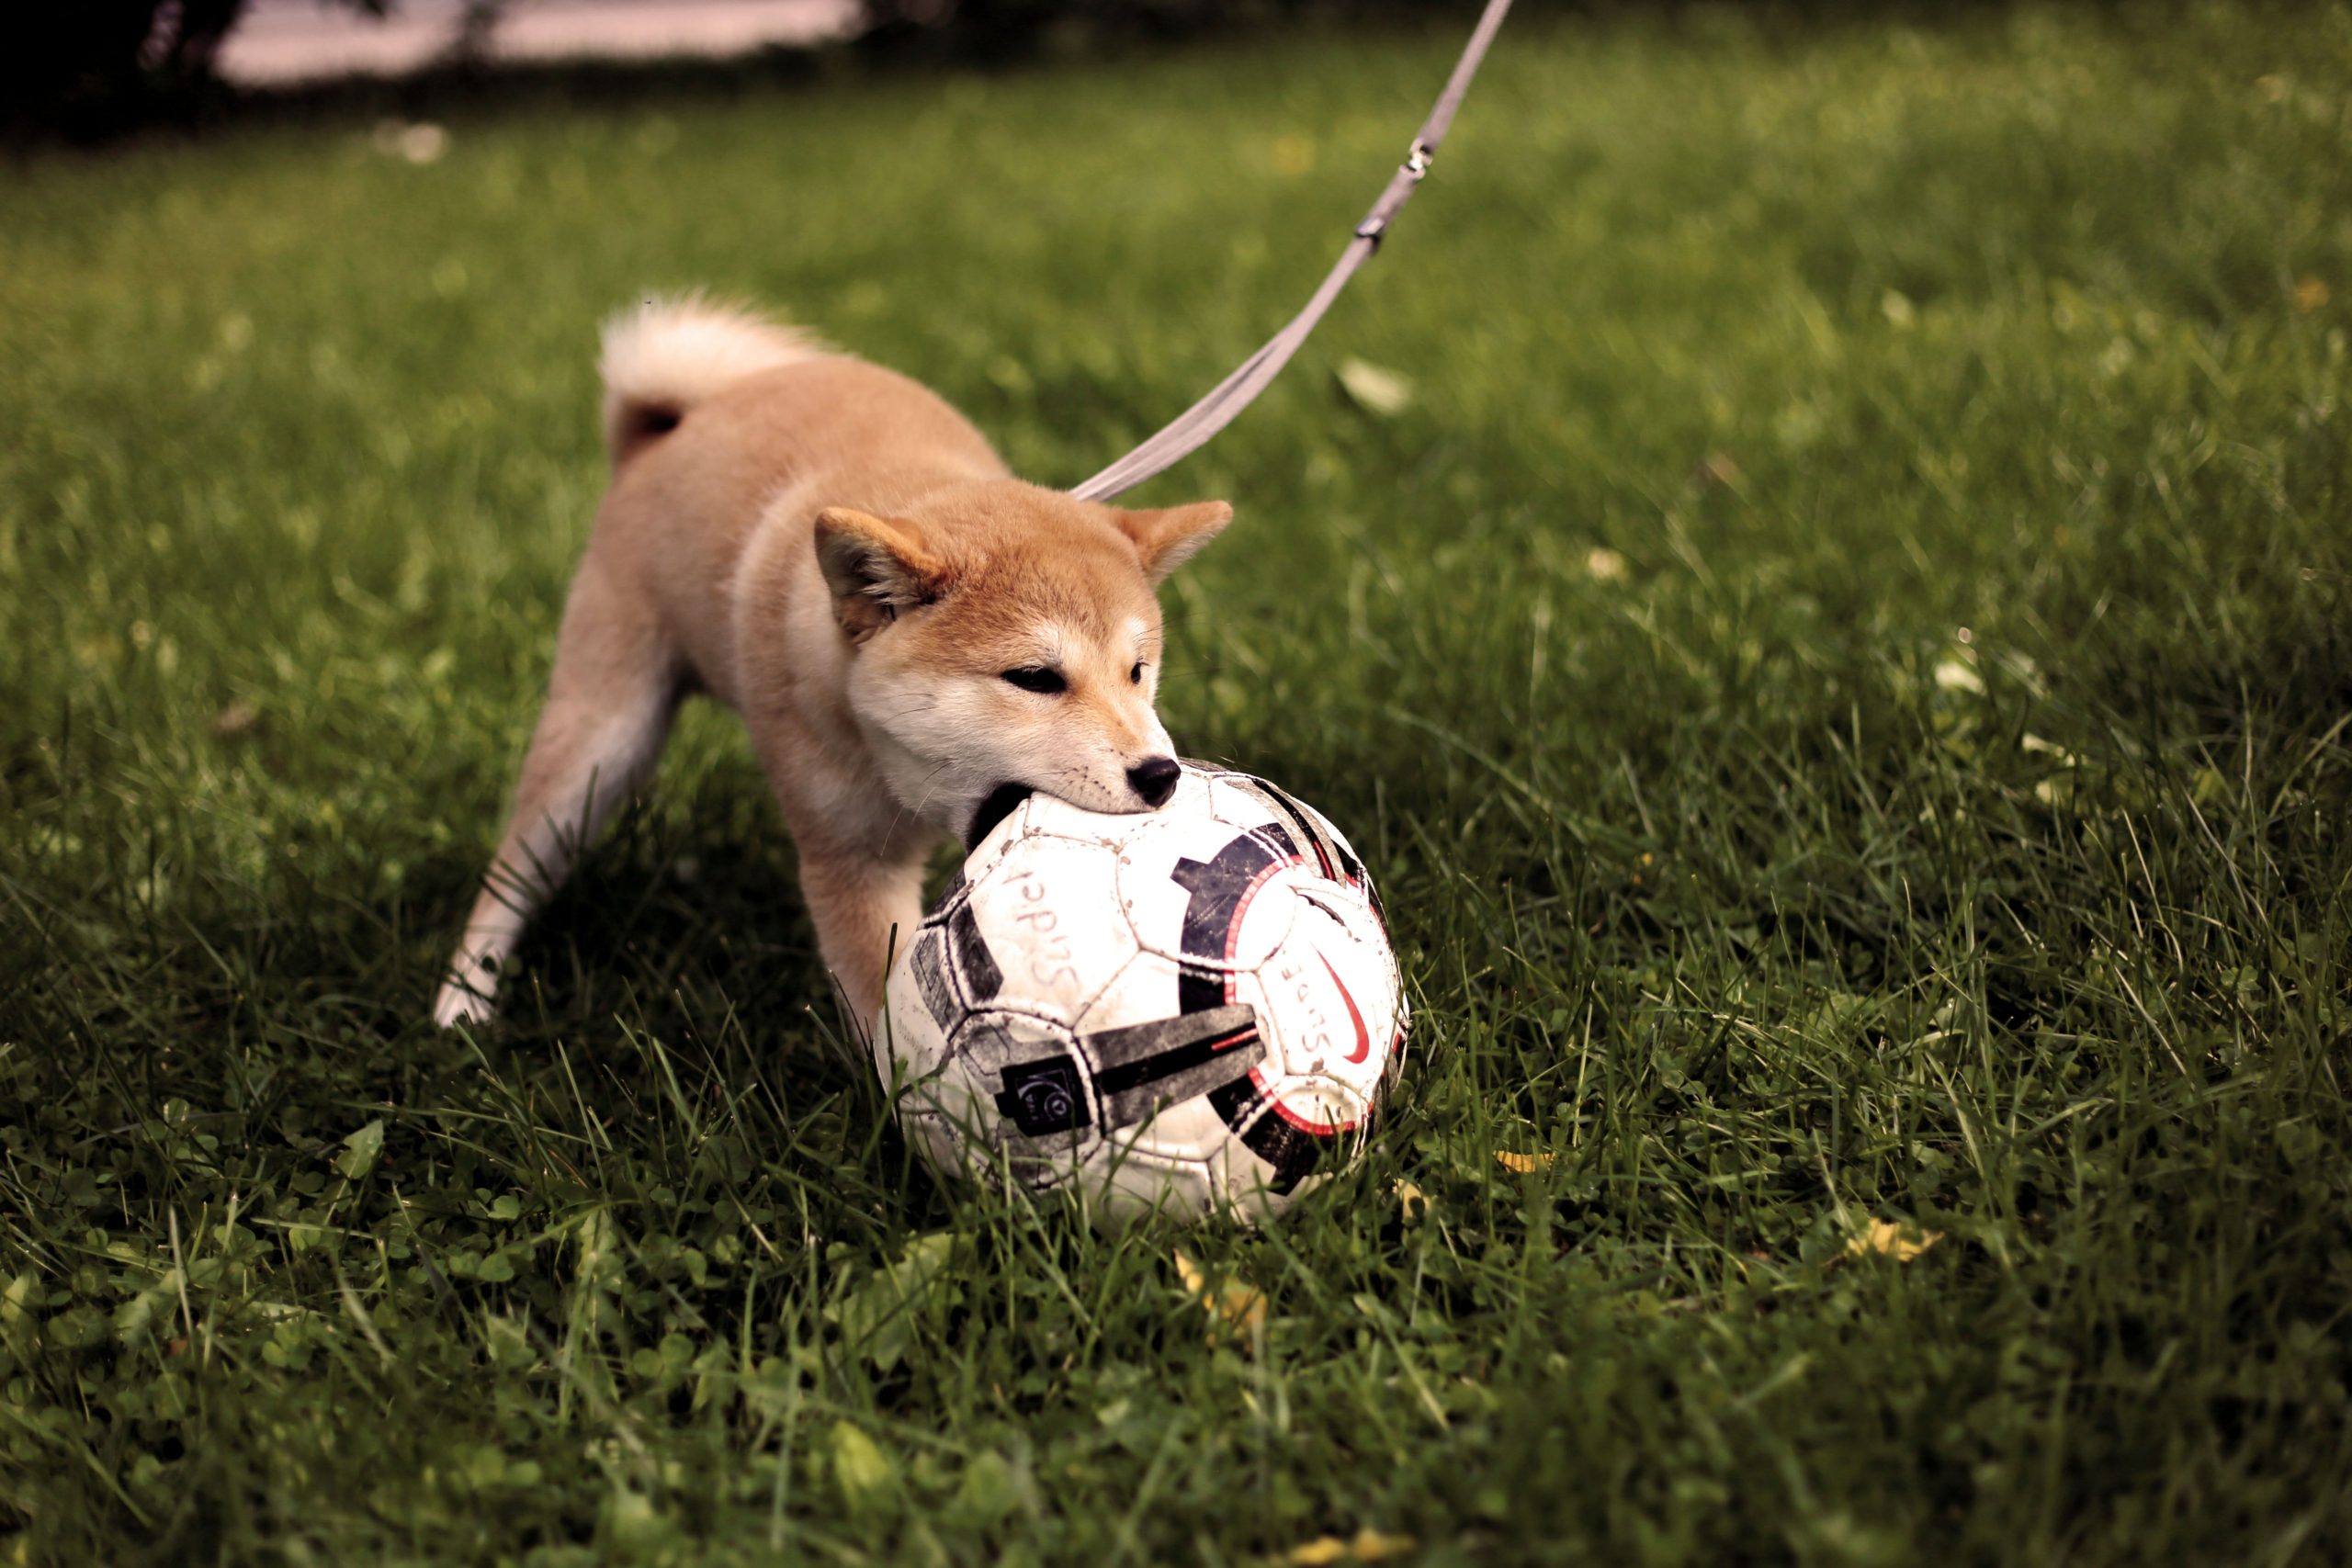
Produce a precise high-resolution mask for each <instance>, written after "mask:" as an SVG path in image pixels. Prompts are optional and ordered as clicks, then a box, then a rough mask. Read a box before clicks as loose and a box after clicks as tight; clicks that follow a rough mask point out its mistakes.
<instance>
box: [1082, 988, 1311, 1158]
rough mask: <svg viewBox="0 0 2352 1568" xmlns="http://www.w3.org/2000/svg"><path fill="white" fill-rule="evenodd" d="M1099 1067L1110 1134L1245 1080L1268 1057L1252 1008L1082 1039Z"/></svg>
mask: <svg viewBox="0 0 2352 1568" xmlns="http://www.w3.org/2000/svg"><path fill="white" fill-rule="evenodd" d="M1079 1044H1080V1046H1081V1047H1082V1048H1083V1049H1084V1050H1085V1052H1086V1054H1087V1055H1088V1057H1089V1058H1090V1059H1091V1061H1092V1062H1093V1064H1094V1091H1095V1093H1097V1094H1098V1095H1100V1096H1102V1099H1103V1127H1104V1128H1105V1129H1109V1128H1113V1127H1127V1126H1132V1125H1134V1124H1135V1123H1136V1122H1146V1121H1149V1120H1150V1119H1151V1117H1152V1116H1153V1115H1154V1114H1156V1113H1157V1112H1158V1111H1159V1110H1160V1108H1161V1107H1163V1106H1169V1105H1176V1104H1181V1103H1182V1101H1184V1100H1192V1099H1194V1098H1196V1097H1198V1096H1200V1095H1204V1094H1207V1093H1209V1092H1211V1091H1212V1090H1215V1089H1222V1088H1224V1087H1225V1086H1226V1085H1227V1084H1229V1083H1232V1082H1233V1081H1234V1080H1236V1079H1237V1078H1238V1079H1241V1080H1244V1081H1247V1079H1248V1078H1249V1077H1250V1069H1251V1068H1252V1067H1255V1066H1257V1065H1258V1064H1259V1063H1261V1062H1262V1061H1264V1060H1265V1059H1266V1043H1265V1041H1264V1040H1263V1039H1261V1038H1260V1036H1259V1033H1258V1014H1257V1010H1255V1009H1254V1008H1250V1007H1247V1006H1236V1007H1218V1008H1213V1009H1210V1010H1206V1011H1203V1012H1189V1013H1181V1014H1179V1015H1178V1016H1176V1017H1174V1018H1162V1019H1155V1020H1153V1021H1151V1022H1149V1023H1137V1024H1131V1025H1129V1026H1127V1027H1126V1028H1124V1029H1105V1030H1103V1031H1101V1032H1097V1033H1093V1034H1087V1035H1082V1036H1080V1040H1079Z"/></svg>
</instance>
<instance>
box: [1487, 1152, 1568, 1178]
mask: <svg viewBox="0 0 2352 1568" xmlns="http://www.w3.org/2000/svg"><path fill="white" fill-rule="evenodd" d="M1559 1157H1560V1156H1557V1155H1555V1154H1549V1153H1546V1154H1534V1155H1523V1154H1521V1153H1519V1152H1518V1151H1517V1150H1515V1149H1497V1150H1496V1151H1495V1163H1496V1164H1497V1165H1498V1166H1501V1167H1502V1168H1504V1169H1505V1170H1510V1171H1516V1172H1518V1173H1519V1174H1520V1175H1521V1176H1525V1175H1526V1174H1527V1173H1528V1172H1529V1171H1531V1170H1542V1169H1544V1168H1546V1167H1548V1166H1549V1165H1550V1164H1551V1163H1552V1162H1553V1161H1554V1160H1555V1159H1557V1158H1559Z"/></svg>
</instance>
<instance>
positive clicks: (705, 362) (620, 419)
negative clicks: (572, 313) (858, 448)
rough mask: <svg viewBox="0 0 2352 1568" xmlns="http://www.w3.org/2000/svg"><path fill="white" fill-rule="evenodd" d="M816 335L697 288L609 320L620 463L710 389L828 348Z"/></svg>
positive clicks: (609, 382)
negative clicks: (701, 293)
mask: <svg viewBox="0 0 2352 1568" xmlns="http://www.w3.org/2000/svg"><path fill="white" fill-rule="evenodd" d="M825 352H826V350H825V348H824V345H822V344H820V343H818V342H817V341H816V340H815V339H814V338H811V337H809V336H807V335H806V334H804V333H799V332H797V331H795V330H794V329H793V328H791V327H787V326H782V325H779V324H778V323H776V322H775V321H769V320H767V319H766V318H765V317H763V316H760V315H757V314H755V313H753V312H752V311H750V310H742V309H740V308H737V307H734V306H728V305H717V304H712V303H710V302H708V301H707V300H705V299H701V298H700V297H699V296H694V297H689V298H686V299H649V300H647V301H646V302H645V303H644V304H642V305H640V306H639V307H638V308H637V309H636V310H625V311H623V312H622V313H621V314H619V315H617V316H616V317H614V318H613V319H612V320H611V321H608V322H606V323H605V345H604V355H603V356H602V358H601V359H600V361H599V362H598V365H597V371H598V373H599V374H600V375H602V376H603V378H604V381H605V450H607V451H608V452H610V453H611V454H612V458H613V461H614V463H615V464H618V463H619V462H621V460H622V459H624V458H626V457H628V455H629V454H630V453H631V452H634V451H636V450H637V449H638V448H639V446H643V445H644V444H645V443H646V442H648V441H650V440H651V439H652V438H653V437H655V436H657V435H662V434H666V433H668V432H669V431H672V430H674V429H676V428H677V426H678V422H679V421H680V420H682V419H684V418H685V416H686V411H687V410H689V409H691V408H693V407H694V406H695V404H696V403H698V402H700V401H702V400H704V399H705V398H707V397H709V396H710V395H711V394H712V393H714V392H717V391H719V390H721V389H724V388H726V387H729V386H730V385H732V384H733V383H735V382H737V381H740V380H741V379H742V378H744V377H746V376H751V375H755V374H757V373H758V372H760V371H762V370H772V369H774V368H775V367H777V366H779V365H790V364H792V363H794V362H795V361H797V360H802V359H813V358H816V357H817V356H818V355H821V354H823V353H825Z"/></svg>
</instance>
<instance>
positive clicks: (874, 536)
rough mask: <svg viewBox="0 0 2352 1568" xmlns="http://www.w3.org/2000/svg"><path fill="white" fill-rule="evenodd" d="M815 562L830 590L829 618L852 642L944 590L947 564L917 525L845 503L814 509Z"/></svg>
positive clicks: (875, 630)
mask: <svg viewBox="0 0 2352 1568" xmlns="http://www.w3.org/2000/svg"><path fill="white" fill-rule="evenodd" d="M817 564H818V566H819V567H820V569H821V570H823V571H824V574H825V582H826V584H827V586H829V587H830V588H831V589H832V591H833V618H834V619H835V620H838V621H839V622H841V624H842V631H844V632H846V633H848V634H849V637H850V640H851V641H853V642H864V641H865V639H866V638H867V637H872V636H873V635H874V634H875V633H876V632H878V631H880V630H881V629H882V628H883V627H884V626H888V625H889V624H890V623H891V622H892V621H894V620H897V619H898V618H899V614H900V613H901V612H903V611H907V610H911V609H913V608H914V607H915V606H917V605H918V604H930V603H931V602H932V601H933V600H934V599H937V598H938V597H939V596H940V595H941V594H942V593H944V592H946V590H947V565H946V563H945V562H944V561H943V560H941V559H940V558H939V556H938V555H937V553H936V552H934V551H933V549H932V548H931V547H930V543H929V541H928V540H926V539H925V538H924V537H923V531H922V527H921V525H917V524H913V523H909V522H906V521H904V520H902V519H894V518H888V517H876V516H874V515H873V514H871V513H865V512H859V511H857V510H855V509H854V508H852V507H847V506H828V507H827V508H825V510H823V511H822V512H820V513H817Z"/></svg>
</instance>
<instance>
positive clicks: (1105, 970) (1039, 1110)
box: [874, 763, 1407, 1220]
mask: <svg viewBox="0 0 2352 1568" xmlns="http://www.w3.org/2000/svg"><path fill="white" fill-rule="evenodd" d="M1406 1022H1407V1019H1406V1006H1405V1000H1404V994H1403V989H1402V987H1401V985H1400V984H1399V980H1398V976H1397V961H1396V957H1395V955H1394V953H1393V952H1392V951H1391V949H1390V947H1389V943H1388V935H1387V931H1386V926H1385V920H1384V918H1383V916H1382V913H1381V908H1380V901H1379V897H1378V896H1377V895H1376V894H1375V893H1374V891H1373V887H1372V880H1371V878H1370V877H1368V876H1366V875H1365V874H1364V869H1363V862H1362V861H1361V860H1359V859H1358V858H1357V856H1356V853H1355V851H1354V850H1353V849H1351V848H1350V847H1349V844H1348V841H1347V840H1346V839H1345V838H1343V837H1341V836H1340V831H1339V829H1336V828H1334V827H1332V826H1331V824H1330V823H1329V822H1327V821H1326V820H1324V818H1322V817H1321V816H1319V815H1318V814H1317V813H1316V812H1315V811H1313V810H1311V809H1310V808H1308V807H1306V806H1303V805H1301V804H1300V803H1299V802H1298V801H1296V800H1294V799H1293V798H1292V797H1291V796H1289V795H1285V794H1284V793H1283V791H1281V790H1279V789H1277V788H1275V787H1274V786H1273V785H1272V784H1268V783H1266V782H1265V781H1264V780H1262V779H1256V778H1252V777H1250V775H1248V774H1246V773H1226V772H1221V771H1218V770H1216V769H1213V768H1207V767H1204V766H1201V765H1199V764H1197V763H1193V764H1187V765H1186V767H1185V769H1184V774H1183V777H1182V781H1181V782H1180V783H1179V784H1178V786H1177V790H1176V794H1175V795H1174V796H1173V797H1172V798H1171V799H1170V801H1169V802H1168V804H1167V805H1166V806H1165V807H1162V808H1161V809H1160V810H1159V811H1157V812H1153V813H1149V814H1146V815H1136V816H1106V815H1103V814H1099V813H1096V812H1091V811H1085V810H1081V809H1080V808H1079V807H1074V806H1070V805H1069V804H1067V803H1066V802H1063V801H1060V800H1056V799H1052V798H1049V797H1047V796H1045V795H1031V796H1029V797H1027V798H1026V799H1024V800H1023V801H1021V802H1020V804H1018V805H1017V806H1015V807H1013V808H1012V810H1011V811H1010V812H1009V813H1008V814H1007V815H1006V816H1005V817H1004V818H1003V820H1001V821H1000V822H998V823H997V824H996V825H995V826H994V827H992V828H989V829H988V830H987V832H986V833H985V835H984V836H983V837H981V838H980V839H979V840H978V843H977V844H976V845H975V846H974V848H973V850H972V852H971V854H970V855H969V856H968V857H967V859H966V861H965V863H964V865H963V868H962V870H961V871H960V872H959V873H958V874H956V878H955V880H954V881H953V882H952V883H951V884H950V885H949V886H948V888H947V891H946V892H945V894H944V895H943V896H942V897H941V898H940V900H939V903H938V904H937V906H936V907H935V908H933V910H932V911H931V913H930V914H929V915H928V916H927V917H926V918H925V919H924V920H923V922H922V929H921V930H920V931H918V932H917V933H916V934H915V938H914V941H913V942H912V943H911V945H910V946H909V948H908V949H907V951H906V953H905V954H904V956H903V957H902V958H901V959H900V960H899V963H898V964H896V965H894V966H893V969H892V971H891V976H890V984H889V997H888V1008H887V1009H886V1010H885V1018H884V1024H883V1028H882V1029H881V1030H880V1031H879V1032H877V1034H876V1039H875V1041H874V1052H875V1061H876V1067H877V1069H878V1070H879V1071H880V1073H881V1076H882V1078H883V1082H884V1084H885V1086H886V1087H888V1088H892V1089H896V1090H897V1091H898V1092H899V1114H900V1117H901V1119H902V1121H903V1122H904V1123H905V1125H906V1126H907V1128H908V1130H909V1132H910V1134H913V1135H914V1136H915V1137H916V1138H917V1140H918V1141H919V1142H920V1143H921V1144H922V1145H923V1146H924V1148H925V1149H926V1150H927V1152H928V1153H929V1154H930V1156H931V1157H932V1159H933V1162H934V1163H935V1164H936V1165H938V1166H939V1167H940V1168H942V1169H944V1170H947V1171H950V1172H956V1171H961V1172H965V1173H967V1174H969V1175H970V1176H972V1177H973V1178H974V1179H979V1180H989V1179H997V1178H998V1177H999V1175H1000V1173H1009V1174H1010V1176H1011V1177H1012V1179H1014V1180H1016V1181H1019V1182H1021V1183H1023V1184H1024V1185H1027V1186H1029V1187H1031V1188H1034V1189H1036V1190H1056V1189H1068V1190H1072V1191H1074V1192H1076V1193H1077V1194H1078V1195H1079V1196H1080V1198H1081V1199H1083V1200H1084V1201H1086V1202H1087V1203H1088V1205H1089V1206H1090V1209H1091V1212H1092V1213H1094V1214H1095V1215H1096V1216H1097V1217H1098V1218H1100V1219H1106V1220H1123V1219H1127V1218H1132V1217H1134V1216H1136V1214H1138V1213H1145V1212H1148V1211H1153V1210H1159V1211H1162V1212H1166V1213H1172V1214H1178V1215H1182V1216H1188V1217H1198V1216H1201V1215H1204V1214H1207V1213H1214V1212H1216V1211H1217V1210H1219V1209H1230V1210H1232V1211H1234V1212H1237V1213H1241V1214H1243V1215H1245V1216H1255V1215H1258V1214H1264V1213H1274V1212H1276V1211H1279V1210H1280V1209H1282V1208H1283V1206H1284V1205H1286V1204H1287V1203H1288V1202H1289V1201H1291V1199H1292V1198H1294V1197H1295V1196H1296V1195H1297V1194H1299V1193H1300V1192H1302V1191H1304V1190H1306V1189H1307V1188H1308V1187H1310V1186H1311V1185H1313V1184H1314V1183H1315V1182H1317V1181H1318V1180H1320V1179H1323V1178H1325V1177H1327V1176H1328V1175H1329V1174H1330V1173H1331V1172H1333V1171H1335V1170H1337V1169H1339V1168H1341V1167H1343V1166H1344V1165H1346V1164H1347V1162H1348V1161H1349V1160H1351V1158H1352V1157H1353V1156H1354V1155H1355V1153H1356V1151H1357V1150H1358V1149H1359V1148H1360V1147H1361V1146H1362V1145H1363V1138H1364V1135H1365V1134H1366V1132H1367V1130H1368V1127H1369V1125H1370V1120H1371V1117H1372V1115H1373V1111H1374V1107H1375V1106H1376V1104H1377V1103H1378V1100H1379V1098H1380V1094H1381V1091H1382V1089H1383V1086H1384V1085H1385V1082H1386V1080H1387V1078H1388V1077H1389V1075H1390V1072H1391V1069H1392V1068H1393V1067H1394V1066H1395V1065H1396V1064H1397V1061H1398V1060H1399V1059H1400V1057H1401V1055H1402V1053H1403V1049H1404V1043H1405V1030H1406Z"/></svg>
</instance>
